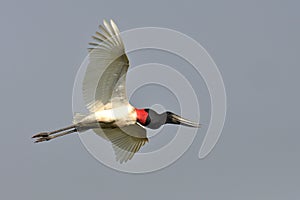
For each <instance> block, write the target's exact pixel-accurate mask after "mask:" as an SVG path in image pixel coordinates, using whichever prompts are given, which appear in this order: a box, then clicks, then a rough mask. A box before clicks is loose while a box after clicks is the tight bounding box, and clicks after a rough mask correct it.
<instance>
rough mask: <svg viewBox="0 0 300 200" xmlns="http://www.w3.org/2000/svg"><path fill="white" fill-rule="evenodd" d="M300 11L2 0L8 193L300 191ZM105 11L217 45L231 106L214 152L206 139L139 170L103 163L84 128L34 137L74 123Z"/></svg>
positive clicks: (214, 51) (287, 194) (254, 194)
mask: <svg viewBox="0 0 300 200" xmlns="http://www.w3.org/2000/svg"><path fill="white" fill-rule="evenodd" d="M299 8H300V4H299V3H298V2H297V1H277V0H272V1H271V0H270V1H231V0H230V1H197V2H196V1H187V0H185V1H169V2H163V1H156V0H152V1H144V2H141V1H120V2H116V1H32V0H29V1H14V0H11V1H1V3H0V24H1V28H0V31H1V33H0V34H1V37H0V44H1V45H0V55H1V56H0V58H1V59H0V65H1V68H0V87H1V101H0V102H1V104H0V112H1V128H2V130H1V139H0V155H1V164H0V169H1V172H0V198H1V199H31V200H33V199H45V200H46V199H73V200H75V199H76V200H77V199H121V198H122V199H149V200H153V199H184V198H186V199H209V200H210V199H211V200H214V199H230V200H231V199H264V200H265V199H272V200H275V199H297V198H299V195H300V191H299V185H300V173H299V169H300V160H299V152H300V145H299V140H300V133H299V111H300V109H299V102H300V95H299V83H300V81H299V73H300V70H299V64H300V62H299V45H300V40H299V35H300V27H299V19H300V13H299ZM104 18H105V19H110V18H112V19H114V20H115V21H116V22H117V23H118V25H119V28H120V29H121V30H127V29H130V28H136V27H144V26H158V27H166V28H171V29H175V30H178V31H180V32H183V33H185V34H187V35H189V36H191V37H192V38H194V39H195V40H197V41H198V42H199V43H201V44H202V45H203V46H204V47H205V48H206V50H207V51H208V52H209V53H210V55H211V56H212V58H213V59H214V61H215V62H216V64H217V65H218V67H219V69H220V71H221V73H222V76H223V79H224V82H225V86H226V91H227V97H228V112H227V119H226V124H225V127H224V130H223V133H222V136H221V139H220V141H219V142H218V144H217V146H216V147H215V149H214V150H213V152H212V153H211V154H210V155H209V156H208V157H207V158H206V159H204V160H199V159H198V158H197V155H198V150H199V147H200V144H201V142H202V139H203V136H199V137H197V138H196V140H195V141H194V143H193V145H192V146H191V148H190V149H189V150H188V151H187V152H186V153H185V154H184V156H183V157H182V158H180V159H179V160H178V161H177V162H175V164H173V165H171V166H170V167H168V168H166V169H163V170H160V171H157V172H154V173H150V174H143V175H132V174H125V173H120V172H117V171H114V170H111V169H109V168H107V167H105V166H103V165H102V164H100V163H99V162H98V161H96V160H95V159H94V158H93V157H92V156H90V155H89V154H88V152H87V151H86V150H85V149H84V147H83V145H82V144H81V142H80V140H79V137H78V136H76V135H73V136H69V137H65V138H64V139H61V140H56V141H53V142H51V143H47V144H44V145H35V144H33V143H32V141H31V139H30V136H31V135H32V134H34V133H36V132H39V131H42V130H48V129H55V128H59V127H61V126H65V125H68V124H69V123H71V120H72V105H71V101H72V88H73V82H74V78H75V75H76V72H77V70H78V68H79V66H80V63H81V62H82V60H83V59H84V57H85V56H86V54H87V51H86V48H87V43H88V42H89V41H90V36H91V34H93V33H94V32H95V31H96V28H97V25H98V24H99V23H101V21H102V19H104ZM133 57H134V56H133ZM133 57H132V58H133ZM166 60H168V57H166ZM149 61H151V59H149ZM137 62H138V61H137ZM150 90H151V88H150ZM151 91H152V90H151ZM153 92H155V90H153ZM198 95H199V96H203V99H208V97H207V95H208V94H207V92H205V91H204V92H203V94H198ZM136 101H137V102H139V100H138V99H137V100H136ZM157 101H160V100H159V99H157ZM204 101H206V100H204ZM175 104H176V102H175V103H174V105H175ZM175 106H176V105H175ZM206 110H207V109H204V113H201V117H202V118H203V121H204V122H207V119H209V116H207V115H206V114H207V113H208V115H209V112H208V111H206ZM199 133H202V132H201V131H200V132H199ZM199 135H201V134H199Z"/></svg>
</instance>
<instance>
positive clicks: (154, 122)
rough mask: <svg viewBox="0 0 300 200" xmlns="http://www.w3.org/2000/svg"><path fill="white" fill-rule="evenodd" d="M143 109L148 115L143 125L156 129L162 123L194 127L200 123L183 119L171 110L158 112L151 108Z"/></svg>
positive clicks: (197, 126)
mask: <svg viewBox="0 0 300 200" xmlns="http://www.w3.org/2000/svg"><path fill="white" fill-rule="evenodd" d="M145 111H146V112H147V113H148V116H147V124H144V125H145V126H146V127H148V128H151V129H158V128H159V127H160V126H162V125H164V124H177V125H184V126H189V127H195V128H199V127H200V124H198V123H195V122H192V121H189V120H187V119H184V118H182V117H180V116H179V115H176V114H174V113H172V112H164V113H161V114H158V113H157V112H155V111H154V110H152V109H145Z"/></svg>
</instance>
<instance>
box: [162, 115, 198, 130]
mask: <svg viewBox="0 0 300 200" xmlns="http://www.w3.org/2000/svg"><path fill="white" fill-rule="evenodd" d="M166 123H168V124H180V125H184V126H189V127H194V128H199V127H200V126H201V124H198V123H196V122H192V121H189V120H187V119H184V118H182V117H180V116H178V115H176V114H174V113H171V112H167V120H166Z"/></svg>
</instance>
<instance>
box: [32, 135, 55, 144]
mask: <svg viewBox="0 0 300 200" xmlns="http://www.w3.org/2000/svg"><path fill="white" fill-rule="evenodd" d="M51 139H52V137H51V136H48V137H39V138H37V139H36V140H35V141H34V143H39V142H45V141H49V140H51Z"/></svg>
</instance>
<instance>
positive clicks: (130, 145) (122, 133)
mask: <svg viewBox="0 0 300 200" xmlns="http://www.w3.org/2000/svg"><path fill="white" fill-rule="evenodd" d="M93 130H94V132H95V133H96V134H97V135H99V136H101V137H103V138H105V139H107V140H109V141H111V143H112V145H113V149H114V151H115V155H116V160H117V161H119V162H120V163H123V162H127V161H128V160H130V159H131V158H132V157H133V156H134V154H135V153H136V152H138V151H139V150H140V148H141V147H142V146H143V145H145V144H146V142H148V139H147V136H146V130H145V129H144V128H142V127H141V126H139V125H137V124H134V125H130V126H126V127H123V128H122V129H120V128H113V129H109V128H107V129H105V128H103V129H93ZM128 133H130V135H128Z"/></svg>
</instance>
